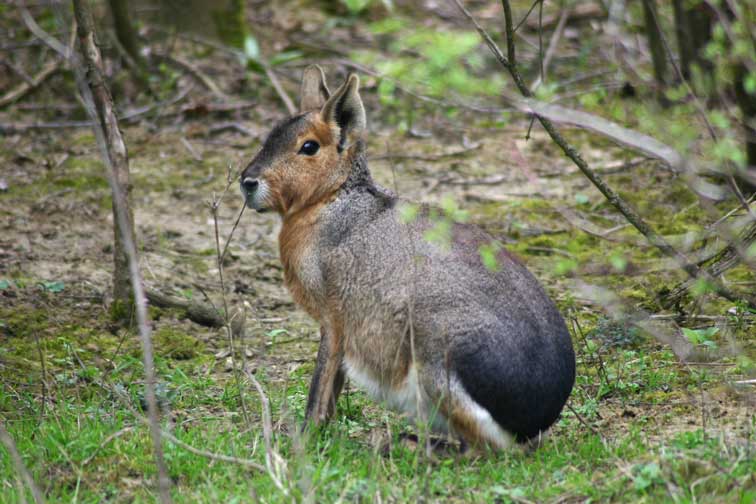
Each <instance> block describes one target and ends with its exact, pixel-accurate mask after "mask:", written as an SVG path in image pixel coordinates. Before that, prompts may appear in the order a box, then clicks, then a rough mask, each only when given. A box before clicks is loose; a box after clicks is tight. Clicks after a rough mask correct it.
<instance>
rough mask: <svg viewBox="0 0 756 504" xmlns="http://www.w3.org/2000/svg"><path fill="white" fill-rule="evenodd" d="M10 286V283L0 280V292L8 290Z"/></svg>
mask: <svg viewBox="0 0 756 504" xmlns="http://www.w3.org/2000/svg"><path fill="white" fill-rule="evenodd" d="M10 286H11V283H10V281H8V280H5V279H2V280H0V290H5V289H9V288H10Z"/></svg>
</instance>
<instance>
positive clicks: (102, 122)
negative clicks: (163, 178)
mask: <svg viewBox="0 0 756 504" xmlns="http://www.w3.org/2000/svg"><path fill="white" fill-rule="evenodd" d="M86 1H87V0H73V6H74V14H75V16H76V22H77V25H78V36H79V44H80V45H79V50H80V52H81V55H82V56H83V61H82V60H81V59H79V58H78V57H72V58H71V59H72V63H73V66H74V70H75V72H76V80H77V84H78V87H79V91H80V93H81V96H82V98H83V101H84V104H85V106H86V109H87V113H88V114H89V116H90V118H91V119H92V121H93V122H94V123H95V124H94V132H95V137H96V138H97V144H98V147H99V148H100V154H101V155H102V158H103V161H104V162H105V165H106V166H107V167H108V170H107V173H108V181H109V183H110V188H111V192H112V194H113V211H114V214H115V218H116V219H115V224H116V225H115V228H116V234H115V246H116V267H119V264H118V261H119V257H120V260H121V261H125V263H126V264H125V265H124V264H122V265H121V267H123V266H127V267H128V269H127V270H126V271H127V277H126V278H125V279H121V278H114V280H115V281H119V280H121V281H126V282H128V281H129V280H130V287H131V288H130V289H129V291H128V298H129V299H131V292H133V295H134V305H135V308H136V318H137V324H138V327H139V335H140V338H141V340H142V354H143V360H144V373H145V383H144V389H145V394H144V395H145V398H146V399H147V409H148V417H149V424H150V434H151V437H152V443H153V449H154V454H155V463H156V465H157V471H158V492H159V495H160V500H161V501H162V502H163V503H164V504H165V503H170V502H172V500H171V495H170V487H171V480H170V477H169V476H168V469H167V467H166V464H165V460H164V458H163V446H162V440H161V429H160V423H159V419H158V405H157V398H156V395H155V363H154V359H153V353H152V338H151V335H150V332H151V331H150V326H149V324H148V322H147V299H146V297H145V294H144V288H143V286H142V279H141V275H140V273H139V263H138V261H137V250H136V244H135V240H134V228H133V221H132V217H131V211H130V206H129V202H128V183H129V181H128V169H129V166H128V155H127V152H126V145H125V143H124V141H123V137H122V136H121V132H120V129H119V127H118V119H117V118H116V116H115V112H114V109H113V98H112V96H111V94H110V90H109V89H108V86H107V84H106V82H105V80H104V78H103V71H102V59H101V55H100V50H99V48H98V47H97V44H96V43H95V35H94V23H93V20H92V14H91V12H90V10H89V6H88V4H87V3H86ZM127 284H128V283H127ZM115 288H117V287H115V286H114V289H115Z"/></svg>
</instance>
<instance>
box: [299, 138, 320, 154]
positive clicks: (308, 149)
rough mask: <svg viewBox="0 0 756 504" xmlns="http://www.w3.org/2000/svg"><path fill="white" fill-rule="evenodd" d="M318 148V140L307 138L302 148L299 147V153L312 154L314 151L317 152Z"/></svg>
mask: <svg viewBox="0 0 756 504" xmlns="http://www.w3.org/2000/svg"><path fill="white" fill-rule="evenodd" d="M318 149H320V145H318V142H316V141H314V140H307V141H306V142H305V143H303V144H302V148H301V149H299V153H300V154H304V155H305V156H314V155H315V153H316V152H318Z"/></svg>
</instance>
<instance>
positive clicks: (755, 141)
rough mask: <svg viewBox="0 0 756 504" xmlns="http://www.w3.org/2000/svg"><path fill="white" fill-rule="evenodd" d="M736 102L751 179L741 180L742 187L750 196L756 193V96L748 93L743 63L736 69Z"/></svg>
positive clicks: (746, 71) (745, 70)
mask: <svg viewBox="0 0 756 504" xmlns="http://www.w3.org/2000/svg"><path fill="white" fill-rule="evenodd" d="M734 71H735V72H734V73H735V76H734V77H735V79H734V80H735V83H734V88H735V100H736V101H737V104H738V107H739V108H740V112H741V113H742V114H743V129H744V133H745V150H746V160H747V162H748V167H747V170H748V172H749V174H750V177H747V178H741V181H742V183H741V185H742V189H743V191H744V192H746V193H747V194H748V195H751V194H754V193H756V94H751V93H748V91H746V89H745V84H744V81H745V79H746V77H747V76H748V69H747V68H746V66H745V65H744V64H743V63H738V64H737V65H736V66H735V68H734Z"/></svg>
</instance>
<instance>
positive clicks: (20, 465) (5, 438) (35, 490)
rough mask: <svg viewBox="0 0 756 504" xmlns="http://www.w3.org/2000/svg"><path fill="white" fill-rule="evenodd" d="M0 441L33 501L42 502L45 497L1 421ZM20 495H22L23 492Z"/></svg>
mask: <svg viewBox="0 0 756 504" xmlns="http://www.w3.org/2000/svg"><path fill="white" fill-rule="evenodd" d="M0 442H2V443H3V446H5V449H6V450H8V453H9V454H10V456H11V460H12V461H13V465H14V466H16V471H18V474H20V475H21V477H22V478H23V480H24V481H25V482H26V485H27V486H28V487H29V490H31V493H32V497H34V502H36V503H37V504H44V502H45V498H44V496H43V495H42V492H40V491H39V487H38V486H37V484H36V483H35V482H34V478H33V477H32V475H31V473H30V472H29V469H27V468H26V466H25V465H24V461H23V459H22V458H21V455H20V454H19V453H18V448H16V443H15V442H14V441H13V438H12V437H11V435H10V434H9V433H8V431H7V430H6V429H5V423H3V422H0ZM22 490H23V489H22ZM20 497H23V494H22V495H21V496H20Z"/></svg>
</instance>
